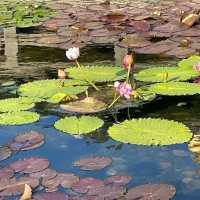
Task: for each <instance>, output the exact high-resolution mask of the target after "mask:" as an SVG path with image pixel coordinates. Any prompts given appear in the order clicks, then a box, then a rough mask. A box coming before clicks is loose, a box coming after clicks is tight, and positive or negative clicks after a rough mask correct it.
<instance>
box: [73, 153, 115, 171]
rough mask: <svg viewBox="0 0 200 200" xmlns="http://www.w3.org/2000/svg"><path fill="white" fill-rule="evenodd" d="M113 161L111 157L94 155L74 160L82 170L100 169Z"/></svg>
mask: <svg viewBox="0 0 200 200" xmlns="http://www.w3.org/2000/svg"><path fill="white" fill-rule="evenodd" d="M111 163H112V159H111V158H109V157H104V156H102V157H100V156H93V157H89V158H84V159H81V160H78V161H75V162H74V166H76V167H80V168H81V169H82V170H99V169H103V168H105V167H107V166H108V165H110V164H111Z"/></svg>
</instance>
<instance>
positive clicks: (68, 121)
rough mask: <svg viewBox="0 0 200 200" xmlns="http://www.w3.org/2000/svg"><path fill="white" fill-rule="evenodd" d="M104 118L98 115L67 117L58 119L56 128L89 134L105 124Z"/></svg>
mask: <svg viewBox="0 0 200 200" xmlns="http://www.w3.org/2000/svg"><path fill="white" fill-rule="evenodd" d="M103 123H104V122H103V120H101V119H99V118H98V117H90V116H82V117H80V118H77V117H65V118H64V119H60V120H58V121H57V122H56V123H55V124H54V126H55V128H56V129H58V130H61V131H63V132H65V133H69V134H73V135H80V134H87V133H90V132H92V131H95V130H96V129H98V128H100V127H101V126H103Z"/></svg>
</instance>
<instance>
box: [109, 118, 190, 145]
mask: <svg viewBox="0 0 200 200" xmlns="http://www.w3.org/2000/svg"><path fill="white" fill-rule="evenodd" d="M108 133H109V135H110V137H111V138H113V139H114V140H117V141H120V142H123V143H131V144H138V145H171V144H179V143H184V142H188V141H189V140H190V139H191V138H192V132H191V130H190V129H189V128H188V127H187V126H185V125H184V124H182V123H179V122H175V121H172V120H164V119H151V118H147V119H142V118H141V119H132V120H126V121H124V122H122V123H120V124H115V125H113V126H112V127H110V128H109V130H108Z"/></svg>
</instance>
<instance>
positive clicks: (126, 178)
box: [104, 175, 132, 186]
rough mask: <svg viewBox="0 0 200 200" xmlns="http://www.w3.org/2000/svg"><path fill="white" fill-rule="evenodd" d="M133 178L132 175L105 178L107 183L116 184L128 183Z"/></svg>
mask: <svg viewBox="0 0 200 200" xmlns="http://www.w3.org/2000/svg"><path fill="white" fill-rule="evenodd" d="M131 180H132V177H131V176H126V175H113V176H110V177H108V178H106V179H105V180H104V183H105V184H106V185H108V184H114V185H122V186H123V185H126V184H128V183H129V182H130V181H131Z"/></svg>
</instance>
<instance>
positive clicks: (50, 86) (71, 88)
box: [18, 80, 88, 99]
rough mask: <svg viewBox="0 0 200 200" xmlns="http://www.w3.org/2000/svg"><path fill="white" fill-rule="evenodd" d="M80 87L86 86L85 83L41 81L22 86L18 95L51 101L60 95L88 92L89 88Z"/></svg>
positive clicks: (75, 81)
mask: <svg viewBox="0 0 200 200" xmlns="http://www.w3.org/2000/svg"><path fill="white" fill-rule="evenodd" d="M80 85H85V82H83V81H78V80H64V81H63V80H40V81H33V82H30V83H25V84H22V85H21V86H20V87H19V89H18V93H19V94H20V95H21V96H28V97H37V98H42V99H49V98H52V97H53V96H54V95H56V94H58V93H62V94H63V93H65V94H66V95H76V94H79V93H82V92H84V91H85V90H87V88H88V87H87V86H80Z"/></svg>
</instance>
